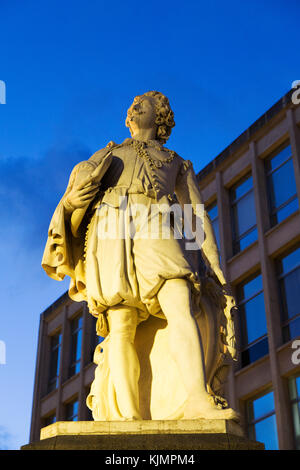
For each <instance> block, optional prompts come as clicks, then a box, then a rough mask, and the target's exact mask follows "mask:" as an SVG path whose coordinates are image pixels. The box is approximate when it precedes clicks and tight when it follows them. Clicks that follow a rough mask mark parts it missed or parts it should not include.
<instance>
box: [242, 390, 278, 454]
mask: <svg viewBox="0 0 300 470" xmlns="http://www.w3.org/2000/svg"><path fill="white" fill-rule="evenodd" d="M247 415H248V416H247V418H248V435H249V438H250V439H252V440H254V441H258V442H263V443H264V444H265V449H266V450H277V449H278V440H277V426H276V416H275V407H274V394H273V392H269V393H267V394H265V395H263V396H261V397H259V398H257V399H256V400H249V401H248V403H247Z"/></svg>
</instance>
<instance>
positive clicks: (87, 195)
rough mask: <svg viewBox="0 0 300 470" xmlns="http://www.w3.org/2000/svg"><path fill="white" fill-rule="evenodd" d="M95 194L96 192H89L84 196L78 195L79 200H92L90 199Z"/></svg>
mask: <svg viewBox="0 0 300 470" xmlns="http://www.w3.org/2000/svg"><path fill="white" fill-rule="evenodd" d="M96 194H97V192H95V193H91V194H85V195H84V196H81V197H80V200H81V201H84V202H86V201H90V200H92V199H93V198H94V197H95V196H96Z"/></svg>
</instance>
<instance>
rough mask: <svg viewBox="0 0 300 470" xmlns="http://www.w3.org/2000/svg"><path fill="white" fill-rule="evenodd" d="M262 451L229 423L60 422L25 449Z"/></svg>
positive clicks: (233, 423) (237, 427) (220, 421)
mask: <svg viewBox="0 0 300 470" xmlns="http://www.w3.org/2000/svg"><path fill="white" fill-rule="evenodd" d="M150 449H151V450H251V449H252V450H259V449H261V450H262V449H264V446H263V444H261V443H258V442H254V441H250V440H248V439H247V438H245V437H244V436H243V431H242V429H241V427H240V426H239V425H238V424H237V423H235V422H232V421H226V420H204V419H203V420H181V421H175V420H174V421H172V420H170V421H153V420H149V421H130V422H126V421H123V422H120V421H115V422H112V421H111V422H93V421H79V422H72V421H70V422H65V421H61V422H57V423H54V424H51V425H49V426H47V427H46V428H43V429H42V431H41V441H39V442H34V443H31V444H28V445H25V446H23V447H22V450H150Z"/></svg>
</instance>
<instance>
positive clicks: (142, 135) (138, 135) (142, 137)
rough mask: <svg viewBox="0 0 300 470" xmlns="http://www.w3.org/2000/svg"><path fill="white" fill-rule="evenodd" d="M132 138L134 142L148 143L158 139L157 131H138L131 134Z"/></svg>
mask: <svg viewBox="0 0 300 470" xmlns="http://www.w3.org/2000/svg"><path fill="white" fill-rule="evenodd" d="M131 137H132V138H133V139H134V140H139V141H142V142H147V141H148V140H155V139H156V129H153V128H151V129H137V130H136V131H135V132H132V133H131Z"/></svg>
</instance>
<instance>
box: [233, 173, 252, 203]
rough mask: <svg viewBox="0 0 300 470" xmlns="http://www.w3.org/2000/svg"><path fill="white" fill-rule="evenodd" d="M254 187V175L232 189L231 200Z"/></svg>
mask: <svg viewBox="0 0 300 470" xmlns="http://www.w3.org/2000/svg"><path fill="white" fill-rule="evenodd" d="M252 187H253V183H252V176H249V177H247V179H245V180H244V181H243V182H242V183H239V184H238V185H236V186H235V187H233V188H232V189H231V200H232V201H233V200H236V199H238V198H240V197H241V196H243V195H244V194H246V192H247V191H249V190H250V189H251V188H252Z"/></svg>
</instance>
